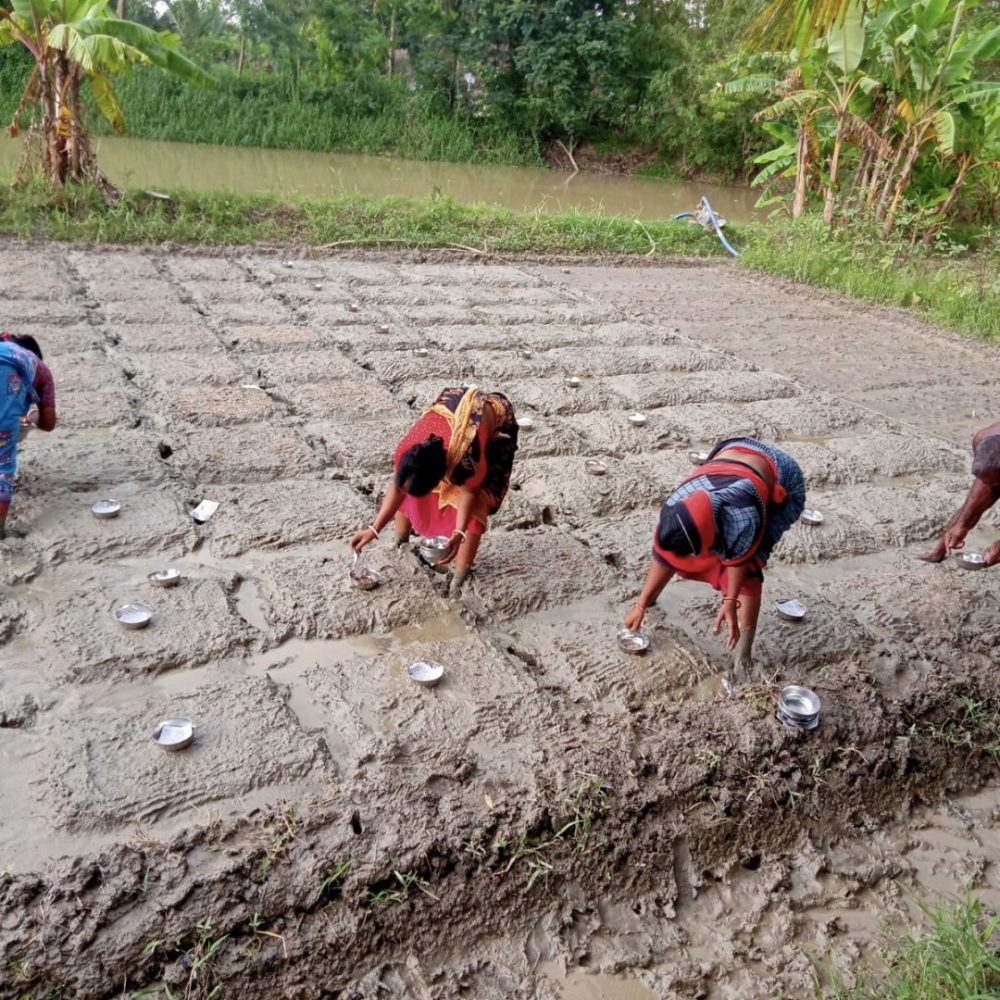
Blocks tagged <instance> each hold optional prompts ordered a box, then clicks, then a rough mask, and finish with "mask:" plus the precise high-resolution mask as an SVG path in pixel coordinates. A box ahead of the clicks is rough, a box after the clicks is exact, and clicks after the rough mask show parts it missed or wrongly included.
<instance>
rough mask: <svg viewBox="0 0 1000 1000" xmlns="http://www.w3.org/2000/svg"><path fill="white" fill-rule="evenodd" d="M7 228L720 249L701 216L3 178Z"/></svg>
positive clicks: (13, 231) (491, 246)
mask: <svg viewBox="0 0 1000 1000" xmlns="http://www.w3.org/2000/svg"><path fill="white" fill-rule="evenodd" d="M0 233H2V234H5V235H8V236H15V237H19V238H22V239H32V238H35V239H54V240H67V241H71V242H83V243H165V242H172V243H189V244H195V245H206V246H207V245H227V244H249V243H303V244H306V245H309V246H324V247H328V248H331V249H332V248H336V247H348V246H358V247H380V246H387V247H398V248H430V247H453V248H458V249H462V250H466V251H471V252H482V253H517V252H521V253H523V252H536V253H586V254H604V253H615V254H636V255H648V256H653V255H657V256H661V255H684V256H691V257H707V256H713V255H719V254H721V253H722V250H721V247H720V246H719V243H718V240H717V239H716V238H715V236H713V235H711V234H710V233H707V232H706V231H705V230H703V229H702V228H700V227H699V226H690V225H679V224H678V223H676V222H670V221H663V222H637V221H635V220H633V219H627V218H624V217H621V216H613V215H590V214H585V213H582V212H564V213H559V214H545V213H535V214H523V213H517V212H512V211H510V210H508V209H505V208H501V207H497V206H486V205H460V204H457V203H456V202H454V201H452V200H451V199H449V198H425V199H407V198H385V199H380V200H373V199H370V198H366V197H363V196H360V195H345V196H341V197H338V198H331V199H306V198H292V199H280V198H275V197H271V196H263V195H261V196H254V195H250V196H247V195H229V194H217V193H199V192H190V191H179V192H174V193H173V194H171V196H170V198H169V200H163V199H161V198H157V197H154V196H151V195H150V194H148V193H145V192H130V193H126V194H125V195H124V196H123V197H122V199H121V201H120V202H119V203H118V204H116V205H107V204H105V203H104V201H103V200H102V198H101V197H100V195H99V194H98V193H97V192H96V191H93V190H91V189H89V188H80V187H71V188H67V189H66V190H65V191H63V192H53V191H51V190H49V189H47V188H44V187H41V186H31V187H19V188H16V189H11V188H9V187H6V186H4V187H0Z"/></svg>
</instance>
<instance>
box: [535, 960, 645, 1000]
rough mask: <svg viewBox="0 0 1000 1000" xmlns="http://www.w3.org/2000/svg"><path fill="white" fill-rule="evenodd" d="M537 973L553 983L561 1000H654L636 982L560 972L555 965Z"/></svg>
mask: <svg viewBox="0 0 1000 1000" xmlns="http://www.w3.org/2000/svg"><path fill="white" fill-rule="evenodd" d="M538 972H539V973H540V974H541V975H543V976H545V978H546V979H548V980H550V981H551V982H552V983H553V985H554V986H555V988H556V990H557V991H558V993H559V996H560V998H561V1000H656V994H655V993H654V992H653V991H652V990H651V989H650V988H649V987H648V986H647V985H646V984H645V983H643V982H642V981H641V980H638V979H627V978H625V977H624V976H604V975H601V974H599V973H589V972H579V971H576V970H574V969H566V970H565V971H563V969H562V968H561V967H560V966H559V965H557V964H556V963H555V962H544V963H542V964H540V965H539V967H538Z"/></svg>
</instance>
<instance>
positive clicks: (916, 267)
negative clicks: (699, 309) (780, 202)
mask: <svg viewBox="0 0 1000 1000" xmlns="http://www.w3.org/2000/svg"><path fill="white" fill-rule="evenodd" d="M743 236H744V240H743V244H744V253H743V257H742V259H741V263H742V264H743V265H744V266H746V267H750V268H753V269H754V270H758V271H765V272H767V273H768V274H776V275H780V276H782V277H785V278H794V279H795V280H796V281H804V282H807V283H808V284H811V285H818V286H819V287H821V288H830V289H834V290H836V291H838V292H845V293H846V294H848V295H851V296H853V297H854V298H857V299H862V300H863V301H866V302H878V303H883V304H887V305H896V306H906V307H908V308H911V309H913V310H914V311H915V312H916V313H918V314H919V315H921V316H923V317H924V318H926V319H928V320H932V321H934V322H936V323H940V324H941V325H943V326H947V327H950V328H952V329H956V330H965V331H967V332H969V333H973V334H975V335H976V336H979V337H982V338H983V339H986V340H991V341H1000V245H998V244H997V243H996V241H995V240H992V239H991V238H990V237H991V234H990V233H986V234H985V236H984V237H983V238H982V239H981V240H980V248H979V249H978V250H976V251H974V252H972V251H970V250H969V248H968V247H967V246H962V245H956V244H938V245H937V246H934V247H924V246H922V245H917V246H912V245H911V244H910V243H908V242H906V241H904V240H903V239H902V238H901V237H893V238H891V239H889V240H884V239H882V237H881V235H879V234H878V233H877V231H875V230H873V229H871V228H869V227H866V226H864V225H862V224H860V223H857V224H853V225H849V226H838V227H834V228H828V227H827V226H825V225H824V224H823V222H822V220H821V219H820V218H818V217H816V216H809V217H806V218H803V219H800V220H798V221H797V222H774V223H769V224H766V225H764V224H755V225H751V226H748V227H746V228H745V229H744V230H743Z"/></svg>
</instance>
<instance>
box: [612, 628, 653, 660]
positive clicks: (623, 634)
mask: <svg viewBox="0 0 1000 1000" xmlns="http://www.w3.org/2000/svg"><path fill="white" fill-rule="evenodd" d="M615 638H616V639H617V640H618V648H619V649H620V650H621V651H622V652H623V653H632V654H633V655H638V654H639V653H645V652H646V650H647V649H649V636H648V635H646V633H645V632H633V631H632V629H630V628H623V629H619V631H618V635H617V636H616V637H615Z"/></svg>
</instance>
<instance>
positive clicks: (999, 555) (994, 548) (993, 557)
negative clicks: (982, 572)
mask: <svg viewBox="0 0 1000 1000" xmlns="http://www.w3.org/2000/svg"><path fill="white" fill-rule="evenodd" d="M983 565H984V566H998V565H1000V542H994V543H993V544H992V545H991V546H990V547H989V548H988V549H987V550H986V551H985V552H984V553H983Z"/></svg>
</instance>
